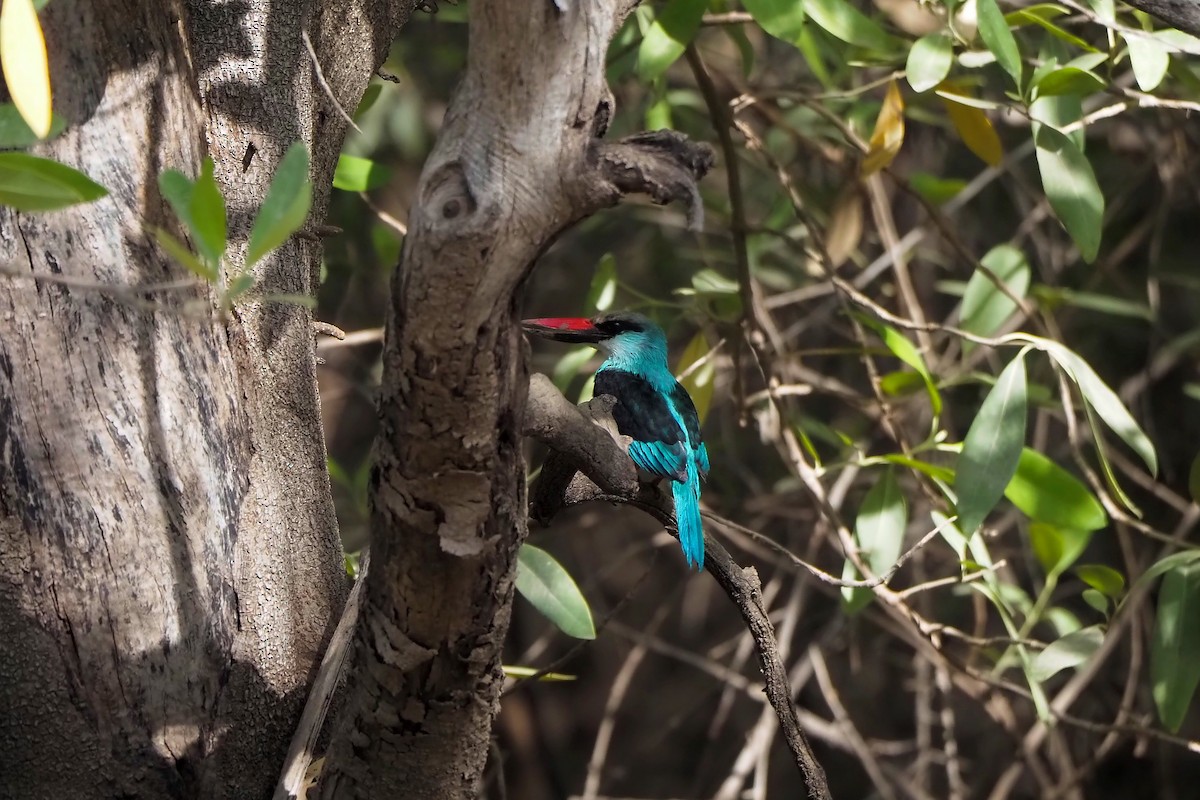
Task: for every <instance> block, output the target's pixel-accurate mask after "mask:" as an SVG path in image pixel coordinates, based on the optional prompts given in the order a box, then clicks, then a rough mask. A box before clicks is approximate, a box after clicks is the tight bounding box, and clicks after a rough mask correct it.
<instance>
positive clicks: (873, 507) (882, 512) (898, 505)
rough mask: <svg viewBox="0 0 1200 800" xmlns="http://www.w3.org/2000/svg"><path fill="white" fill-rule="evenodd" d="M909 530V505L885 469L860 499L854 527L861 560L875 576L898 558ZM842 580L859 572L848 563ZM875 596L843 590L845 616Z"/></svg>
mask: <svg viewBox="0 0 1200 800" xmlns="http://www.w3.org/2000/svg"><path fill="white" fill-rule="evenodd" d="M906 527H908V503H907V502H906V501H905V499H904V495H903V494H902V493H901V492H900V485H899V483H897V481H896V474H895V470H893V469H892V468H891V467H888V468H887V469H886V470H884V473H883V477H882V478H881V479H880V480H879V482H878V483H876V484H875V485H874V486H872V487H871V490H870V491H869V492H867V496H866V497H865V498H863V504H862V507H861V508H860V509H859V512H858V519H857V520H855V523H854V538H855V539H856V540H857V541H858V546H859V550H860V551H861V553H862V558H863V560H864V561H865V562H866V563H867V566H869V567H870V568H871V571H872V572H873V573H875V574H876V575H882V574H883V573H885V572H887V571H888V570H889V569H891V568H892V565H893V564H895V563H896V559H897V558H899V557H900V547H901V545H902V544H903V543H904V529H905V528H906ZM842 577H843V579H847V580H856V579H858V578H859V577H860V576H859V575H858V570H857V569H855V567H854V565H853V564H851V563H850V561H849V560H848V559H847V561H846V565H845V567H844V568H843V570H842ZM874 596H875V593H874V592H873V591H871V590H870V589H868V588H851V587H843V588H842V597H843V598H844V599H845V601H846V611H847V613H853V612H855V611H857V610H859V609H860V608H862V607H864V606H865V605H866V604H867V603H869V602H870V601H871V598H873V597H874Z"/></svg>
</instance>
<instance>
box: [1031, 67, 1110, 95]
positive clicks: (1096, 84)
mask: <svg viewBox="0 0 1200 800" xmlns="http://www.w3.org/2000/svg"><path fill="white" fill-rule="evenodd" d="M1105 86H1106V84H1105V83H1104V79H1103V78H1101V77H1100V76H1099V75H1097V74H1096V73H1094V72H1092V71H1091V70H1087V69H1080V68H1078V67H1060V68H1059V69H1056V70H1053V71H1051V72H1049V73H1048V74H1046V75H1044V76H1042V77H1041V78H1040V79H1039V80H1038V82H1037V83H1036V84H1035V85H1034V88H1035V89H1036V90H1037V94H1038V96H1039V97H1048V96H1053V95H1060V94H1079V95H1084V94H1092V93H1094V92H1102V91H1104V88H1105Z"/></svg>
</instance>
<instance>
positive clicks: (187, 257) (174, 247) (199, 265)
mask: <svg viewBox="0 0 1200 800" xmlns="http://www.w3.org/2000/svg"><path fill="white" fill-rule="evenodd" d="M154 238H155V239H156V240H157V241H158V244H159V246H160V247H162V249H163V250H166V251H167V254H168V255H170V256H171V257H172V258H174V259H175V260H176V261H178V262H179V263H180V264H182V265H183V266H185V267H187V268H188V270H189V271H190V272H192V273H193V274H195V275H197V276H198V277H200V278H203V279H204V280H206V281H208V282H209V283H216V282H217V269H216V267H214V266H211V265H209V264H205V263H204V262H202V261H201V260H200V259H198V258H196V255H195V253H193V252H192V251H191V250H189V249H188V248H187V245H185V244H184V243H183V242H181V241H179V240H178V239H176V238H175V237H174V236H172V235H171V234H170V233H169V232H167V231H165V230H163V229H162V228H155V229H154Z"/></svg>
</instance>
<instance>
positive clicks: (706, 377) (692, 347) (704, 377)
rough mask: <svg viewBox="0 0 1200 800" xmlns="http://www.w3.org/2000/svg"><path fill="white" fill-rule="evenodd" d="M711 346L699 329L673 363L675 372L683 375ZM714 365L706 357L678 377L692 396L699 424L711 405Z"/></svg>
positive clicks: (705, 354) (714, 374) (710, 359)
mask: <svg viewBox="0 0 1200 800" xmlns="http://www.w3.org/2000/svg"><path fill="white" fill-rule="evenodd" d="M711 349H712V348H711V347H710V346H709V344H708V339H707V338H705V336H704V331H699V332H697V333H696V335H695V336H693V337H692V340H691V341H690V342H688V346H687V347H685V348H684V350H683V355H681V356H680V357H679V363H678V364H676V365H675V374H676V375H683V373H684V372H687V370H688V369H690V368H691V367H692V365H693V364H695V363H696V362H697V361H699V360H700V359H702V358H704V357H705V356H708V355H709V351H710V350H711ZM716 374H717V370H716V365H715V364H713V360H712V358H711V357H710V358H708V360H707V361H705V362H704V363H703V364H701V365H700V366H698V367H696V368H695V369H692V370H691V372H688V374H687V375H684V377H682V378H680V379H679V382H680V384H682V385H683V388H684V389H687V393H688V394H689V395H691V397H692V403H693V404H695V406H696V415H697V416H698V417H700V424H701V425H703V424H704V418H705V417H707V416H708V409H709V408H710V407H711V406H712V398H713V386H714V384H715V381H714V378H715V377H716Z"/></svg>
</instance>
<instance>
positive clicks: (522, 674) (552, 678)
mask: <svg viewBox="0 0 1200 800" xmlns="http://www.w3.org/2000/svg"><path fill="white" fill-rule="evenodd" d="M500 668H501V669H502V670H504V674H505V675H507V676H508V677H510V678H532V677H533V676H534V675H538V673H539V672H541V670H539V669H535V668H534V667H516V666H513V665H512V664H501V665H500ZM538 680H539V681H545V682H546V683H558V682H562V681H573V680H575V676H574V675H568V674H566V673H564V672H544V673H542V674H541V675H538Z"/></svg>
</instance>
